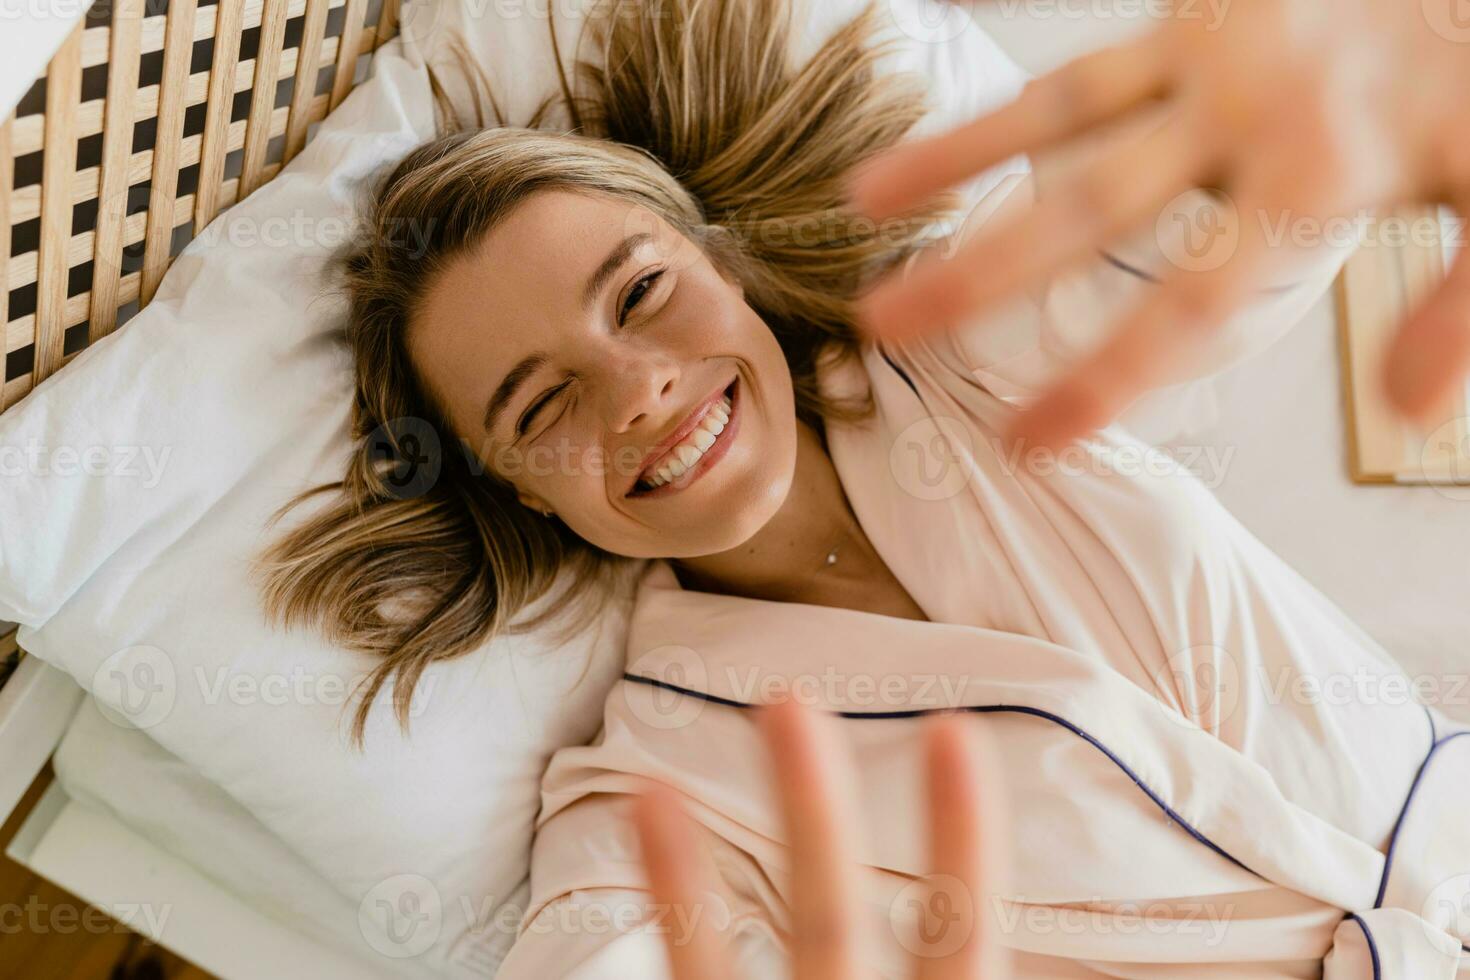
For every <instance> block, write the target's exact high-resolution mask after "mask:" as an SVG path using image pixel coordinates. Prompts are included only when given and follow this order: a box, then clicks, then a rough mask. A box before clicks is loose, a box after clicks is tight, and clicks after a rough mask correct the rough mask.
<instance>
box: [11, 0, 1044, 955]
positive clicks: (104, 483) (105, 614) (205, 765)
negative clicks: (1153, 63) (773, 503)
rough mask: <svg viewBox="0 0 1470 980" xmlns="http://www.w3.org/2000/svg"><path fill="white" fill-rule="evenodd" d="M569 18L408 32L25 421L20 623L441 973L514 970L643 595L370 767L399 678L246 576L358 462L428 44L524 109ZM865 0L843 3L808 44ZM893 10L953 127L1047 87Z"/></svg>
mask: <svg viewBox="0 0 1470 980" xmlns="http://www.w3.org/2000/svg"><path fill="white" fill-rule="evenodd" d="M548 6H549V7H551V8H553V9H554V10H556V11H557V15H558V16H559V17H560V18H561V20H560V22H559V27H560V28H562V29H561V31H560V37H561V41H562V43H563V54H564V56H565V57H567V58H570V57H571V54H572V52H571V51H570V50H569V49H570V48H571V47H572V42H573V41H575V39H576V36H577V26H576V22H575V21H576V18H575V17H572V16H570V15H569V14H568V10H570V8H571V7H573V6H575V5H568V4H561V3H553V4H548V5H529V6H518V7H516V8H515V10H514V11H508V13H512V12H513V13H515V14H516V16H513V17H508V19H504V20H502V19H500V18H499V17H497V16H495V12H496V11H497V10H498V9H499V8H498V7H497V6H495V5H490V6H487V5H485V4H483V3H480V2H479V0H463V2H449V3H445V4H443V5H440V6H438V7H436V8H426V10H427V12H429V13H430V16H431V20H429V21H425V20H423V19H421V18H422V16H423V14H422V13H420V14H416V15H414V18H412V19H408V20H407V23H408V25H409V28H408V36H407V37H406V39H405V41H404V42H402V43H400V42H398V41H395V42H391V43H390V44H389V45H388V46H386V47H385V48H383V49H382V50H380V51H379V53H378V56H377V59H376V61H375V64H374V68H373V76H372V78H371V79H369V80H368V81H367V82H365V83H364V84H363V85H362V86H361V87H359V88H358V89H357V90H356V91H355V92H353V93H352V95H350V96H349V97H348V99H347V100H346V101H345V102H344V103H343V105H342V106H341V107H339V108H338V109H337V110H336V111H335V112H334V113H333V114H332V115H331V116H330V117H329V118H328V119H327V120H326V121H325V122H324V123H323V124H322V126H321V128H320V131H319V132H318V133H317V134H316V137H315V138H314V139H313V141H312V142H311V143H310V144H309V145H308V147H307V148H306V150H305V151H304V152H303V153H302V154H301V155H299V156H298V157H297V158H296V159H295V160H293V161H292V163H291V164H290V165H289V166H288V167H286V168H285V170H284V171H282V173H281V174H280V175H278V176H277V177H276V178H275V179H274V180H273V181H271V182H270V183H269V184H267V185H266V186H265V187H263V188H261V189H260V190H259V191H257V192H256V193H255V194H253V195H252V196H251V197H250V198H249V199H248V200H246V201H244V202H243V203H241V204H239V205H237V206H236V207H234V208H231V209H230V210H229V211H228V212H226V213H225V214H223V215H221V216H220V217H219V218H218V219H216V221H215V222H214V223H213V224H212V225H210V227H209V228H208V229H206V231H205V234H204V235H202V236H201V237H200V238H199V239H197V240H196V241H194V242H193V243H191V244H190V245H189V247H188V248H187V249H186V250H185V252H184V254H183V255H182V256H180V257H179V259H178V260H177V261H176V262H175V264H174V266H173V267H172V268H171V269H170V271H169V273H168V275H167V276H166V277H165V278H164V281H163V284H162V287H161V289H160V290H159V292H158V295H157V296H156V298H155V299H154V301H153V302H152V304H150V305H149V307H148V308H147V309H146V310H145V311H143V312H142V313H141V314H140V315H139V316H137V317H136V318H134V319H133V320H132V321H130V322H129V323H128V324H126V325H125V326H124V327H123V328H122V329H120V330H119V331H118V332H116V333H115V334H113V335H111V336H109V337H107V338H106V339H104V340H102V341H100V342H99V343H97V344H95V345H93V347H92V348H90V349H89V350H87V351H85V352H84V353H83V354H81V355H80V356H78V357H77V359H76V360H75V361H74V362H73V363H72V364H71V365H70V366H68V368H67V369H66V370H64V371H62V372H61V373H60V374H58V375H56V376H54V377H52V378H50V379H48V380H47V381H46V382H45V383H43V384H42V385H41V386H40V387H39V388H38V389H37V390H36V391H34V392H33V393H31V395H30V396H28V397H27V398H26V399H25V401H24V402H22V403H21V404H20V405H18V406H16V407H15V408H13V409H11V410H10V411H9V412H7V413H6V414H5V415H3V416H0V452H4V453H5V458H4V459H0V464H3V465H0V484H3V488H4V494H3V497H4V504H3V507H4V511H3V521H0V619H9V620H13V621H16V622H19V623H21V624H22V628H21V634H20V639H21V642H22V644H23V645H24V646H25V647H26V648H27V649H28V650H30V651H31V652H32V653H33V654H34V655H35V656H38V657H40V658H42V659H44V660H46V661H49V662H51V663H53V664H55V665H57V666H58V667H60V668H62V669H64V670H66V671H67V672H68V673H70V674H71V675H72V676H73V677H74V678H75V679H76V680H77V681H78V682H79V683H80V684H81V685H82V686H83V687H85V688H86V689H88V690H89V691H92V692H93V694H94V695H95V697H96V699H97V701H98V703H99V705H100V706H102V707H103V708H104V709H106V710H107V711H109V712H110V715H111V717H113V718H115V719H116V720H118V722H119V723H120V724H126V723H132V724H134V725H136V726H137V727H142V728H144V729H145V730H146V731H147V732H148V733H149V734H150V735H151V736H152V737H153V738H154V739H156V740H157V741H158V742H159V744H161V745H162V746H163V747H165V748H166V749H168V750H169V751H170V752H172V753H173V754H174V755H176V756H177V757H178V758H179V759H181V760H183V761H184V762H186V763H187V764H189V765H191V766H193V767H194V768H196V769H197V770H199V771H200V772H201V773H202V774H203V775H205V776H206V777H207V778H209V779H210V780H212V781H214V782H215V783H217V784H218V785H219V786H220V787H222V788H223V789H224V790H225V791H226V792H227V793H229V794H230V796H232V797H233V798H234V799H235V800H237V801H238V802H239V803H240V804H241V805H242V806H243V807H244V808H245V809H247V810H248V811H249V812H250V813H252V814H253V815H254V816H255V817H256V818H258V819H259V820H260V821H261V822H262V823H263V824H264V825H265V826H266V827H268V828H269V829H270V830H272V831H273V832H274V833H275V834H277V835H278V836H279V837H280V838H281V840H282V841H283V842H284V843H285V844H286V845H287V846H288V847H289V848H291V849H292V850H293V851H294V852H295V853H296V854H297V855H299V856H300V858H301V859H302V860H303V861H304V862H305V863H306V864H307V865H309V866H310V867H311V868H313V869H314V870H315V871H316V872H318V873H319V874H320V875H321V876H322V877H323V878H325V879H326V880H327V881H328V882H330V883H331V884H332V885H333V886H335V887H336V888H338V889H339V890H340V891H342V892H343V893H344V894H345V895H346V896H348V898H349V900H350V901H352V902H354V903H361V906H360V907H361V909H362V913H363V914H362V916H361V923H360V924H361V926H362V930H363V937H364V941H365V943H366V945H367V946H368V947H370V948H371V949H372V950H375V951H377V952H379V953H381V954H383V956H384V957H385V959H384V962H385V965H390V966H392V965H395V961H396V965H397V966H398V967H400V968H401V967H403V966H405V965H406V966H409V967H410V968H411V969H410V971H409V972H415V973H418V974H424V973H431V972H432V973H460V974H466V975H469V974H475V975H487V974H489V973H491V972H493V970H494V968H495V966H496V965H497V964H498V963H499V961H500V959H501V958H502V957H503V956H504V953H505V950H506V949H507V948H508V946H509V943H510V941H511V940H512V939H513V937H514V928H515V925H516V918H515V916H516V913H517V912H518V911H519V908H520V907H521V904H522V903H523V902H524V897H525V892H524V889H525V883H526V874H527V867H528V858H529V843H530V838H531V832H532V823H533V820H534V817H535V814H536V810H537V807H538V803H539V792H538V783H539V776H540V773H541V771H542V769H543V767H544V764H545V761H546V759H547V757H548V756H549V755H550V753H551V752H552V751H554V750H555V749H556V748H558V747H560V746H564V745H569V744H576V743H579V742H584V741H586V740H587V739H589V738H590V737H591V736H592V735H593V734H594V733H595V730H596V727H597V725H598V723H599V720H600V717H601V702H602V700H603V698H604V696H605V693H606V691H607V689H608V687H609V686H610V684H611V683H612V681H613V679H614V678H615V677H616V676H617V674H618V672H619V670H620V668H621V662H622V655H623V628H624V625H625V622H626V606H625V605H622V604H619V605H615V606H614V607H613V608H612V609H611V610H610V611H609V613H608V615H607V616H606V617H605V618H604V619H603V620H602V621H601V623H600V624H599V627H598V628H596V629H592V630H589V631H588V632H587V633H586V634H585V635H583V636H581V637H579V638H578V639H577V640H576V642H573V643H571V644H568V645H566V646H563V647H561V648H559V649H555V648H552V647H551V646H550V644H549V643H548V642H547V641H546V640H545V639H544V638H543V637H537V636H522V637H516V638H511V639H504V640H500V641H497V642H496V643H494V644H490V645H487V646H486V647H485V648H484V649H482V650H480V651H478V652H477V653H475V654H474V655H471V656H466V657H463V658H460V659H458V660H455V661H452V662H449V663H440V664H435V665H433V666H431V667H430V668H429V669H428V670H427V671H426V672H425V675H424V677H423V680H422V682H421V685H420V687H419V689H418V691H417V695H416V697H415V700H414V706H415V718H414V722H413V728H412V732H411V734H410V737H409V738H407V739H404V738H402V737H401V736H400V734H399V731H398V727H397V724H396V721H395V720H394V718H393V715H392V711H391V710H390V708H389V706H388V705H387V703H386V702H387V700H388V698H390V697H391V691H384V692H383V696H382V697H381V698H380V704H379V706H378V708H377V709H376V710H375V711H374V714H373V716H372V720H371V723H370V726H369V730H368V743H367V751H366V752H365V753H357V752H355V751H353V750H352V749H350V748H349V747H348V746H347V744H346V740H345V737H344V732H345V726H346V721H347V720H348V718H350V714H351V703H350V702H346V703H344V702H345V699H346V695H347V692H348V691H349V690H350V689H351V688H352V686H353V683H354V682H355V681H356V680H357V678H359V677H360V676H361V675H362V674H363V673H365V672H366V671H367V670H368V669H370V668H371V667H372V666H373V664H372V663H371V662H369V661H368V660H367V658H365V657H362V656H360V655H357V654H353V653H351V652H349V651H346V650H344V649H341V648H337V647H334V646H331V645H330V644H327V643H325V642H323V640H322V639H321V638H320V637H319V636H318V635H317V634H316V633H315V632H312V631H292V632H289V633H286V632H280V631H276V630H274V629H272V628H271V627H269V626H268V625H267V624H266V623H265V622H264V620H263V619H262V617H261V613H260V608H259V596H258V594H257V591H256V588H255V586H254V585H253V584H252V583H250V582H248V581H247V580H246V577H245V573H246V570H247V561H248V560H249V559H250V558H251V557H253V556H254V555H255V554H257V553H258V551H259V549H260V547H261V545H262V543H263V541H264V538H263V537H262V532H263V526H264V522H265V520H266V518H267V516H268V515H269V514H270V513H271V512H273V511H274V510H275V509H276V508H277V507H278V506H279V505H280V504H282V503H283V502H285V501H286V500H287V499H289V498H290V497H291V496H294V495H295V493H297V492H298V491H299V490H301V489H303V488H304V487H307V486H311V485H314V484H317V483H319V482H322V481H325V480H331V479H336V478H337V477H339V476H340V474H341V472H342V469H343V465H344V461H345V460H346V458H347V456H348V455H349V453H350V452H351V443H350V441H349V438H348V409H349V402H350V392H351V371H350V364H349V361H348V357H347V353H346V351H344V350H343V349H342V348H341V346H340V345H339V344H338V343H337V342H336V340H335V339H334V338H333V336H332V333H333V331H334V330H335V329H336V328H337V327H338V326H339V325H340V322H341V319H342V316H343V313H344V303H343V299H342V297H341V296H340V295H338V294H337V293H335V292H334V291H333V290H332V286H333V282H332V279H331V275H330V272H331V266H330V262H331V260H332V257H333V254H334V252H335V251H336V250H337V249H338V247H339V246H340V245H341V244H342V242H343V241H344V238H345V236H346V235H347V234H349V233H350V231H351V230H352V228H353V216H354V215H355V214H356V208H357V207H358V205H359V204H360V202H361V195H362V191H363V185H364V181H365V180H366V179H368V178H370V177H372V176H375V175H377V174H378V173H380V172H381V171H382V169H383V167H384V166H385V165H388V164H391V163H392V162H394V161H396V160H397V159H398V158H400V157H401V156H402V155H403V154H404V153H405V152H407V151H408V150H409V149H410V148H412V147H413V146H415V145H416V144H418V143H420V142H422V141H423V140H425V139H427V138H428V137H429V136H430V135H431V133H430V129H429V127H430V125H431V120H432V118H433V113H432V110H431V98H430V92H429V86H428V82H427V75H426V72H425V71H424V69H423V66H422V65H423V62H422V55H421V53H420V51H419V50H418V48H419V45H420V43H421V42H422V43H425V44H426V45H427V51H428V53H429V55H430V56H431V57H434V58H435V59H436V61H437V59H439V58H440V57H441V54H442V48H441V47H440V46H441V45H442V44H443V43H444V41H445V40H446V39H447V38H448V37H449V36H450V30H451V29H453V28H457V29H460V30H463V31H464V32H465V34H466V36H467V37H468V39H469V41H470V45H471V49H472V51H473V52H474V54H475V55H476V57H477V58H478V59H479V61H480V62H481V63H482V64H484V65H486V66H488V67H489V68H490V70H491V73H492V77H493V79H494V80H495V82H496V84H497V85H498V86H500V88H499V91H500V93H501V94H502V97H505V94H506V93H507V92H509V93H510V97H508V98H507V104H508V106H509V108H510V112H509V115H510V117H511V118H512V119H513V120H515V121H519V120H520V119H521V118H523V117H524V114H525V113H524V112H523V111H521V110H522V109H524V108H529V107H532V106H534V105H535V103H537V102H539V101H540V96H541V95H543V94H544V93H545V92H548V91H550V88H549V86H550V85H551V84H553V80H554V77H555V76H554V74H553V73H552V64H551V60H550V48H549V45H548V44H547V41H546V37H547V34H546V30H545V26H546V25H545V21H544V11H545V8H546V7H548ZM859 6H860V4H859V3H857V2H855V0H842V2H840V3H820V4H817V5H816V6H815V8H814V10H815V13H814V16H813V19H812V21H811V23H812V24H813V27H812V29H811V30H810V31H808V32H806V34H805V36H804V42H805V43H806V44H807V46H808V50H809V49H810V48H811V47H814V46H815V44H816V43H817V41H818V40H819V39H820V38H821V37H824V36H825V32H826V31H830V29H831V26H832V25H835V24H836V23H839V22H840V21H842V20H843V19H845V17H846V16H849V15H850V14H851V12H853V11H855V10H856V9H858V7H859ZM889 9H890V10H892V11H894V12H895V14H896V15H897V20H896V25H897V29H900V30H903V31H904V32H905V33H907V34H909V35H912V40H911V43H909V44H907V45H906V46H905V48H904V51H903V53H902V54H901V55H900V57H899V58H898V59H897V64H896V65H895V67H900V68H903V67H907V68H914V69H917V70H921V71H924V72H926V73H928V74H929V76H930V78H931V79H932V81H933V85H934V98H935V101H936V102H937V103H938V104H939V105H940V106H941V107H942V108H941V111H939V112H938V113H936V115H935V116H934V117H933V118H932V119H931V120H930V121H928V122H926V124H925V128H934V127H937V126H942V125H948V124H951V123H953V122H955V121H958V120H960V119H962V118H966V117H968V116H971V115H974V114H976V113H978V112H979V111H981V110H982V109H984V108H985V107H987V106H988V105H990V104H992V103H995V102H997V101H1000V100H1002V99H1005V98H1008V97H1010V96H1012V95H1014V93H1015V91H1016V90H1017V89H1018V88H1019V86H1020V84H1021V81H1022V80H1023V77H1024V76H1023V75H1022V73H1021V72H1020V71H1019V69H1017V68H1016V67H1015V65H1014V64H1012V63H1011V62H1010V61H1009V59H1007V58H1006V57H1005V56H1004V55H1003V54H1002V53H1001V52H1000V50H999V49H998V48H997V47H996V46H995V45H994V44H993V43H992V42H991V41H990V39H989V38H988V37H987V36H985V35H984V34H983V33H981V32H980V30H979V29H978V28H977V27H975V26H973V24H972V23H971V22H970V21H969V20H968V16H967V15H966V17H965V19H964V21H963V22H962V23H958V26H957V22H956V21H954V20H952V19H946V17H952V16H953V15H952V14H946V15H944V16H935V15H934V14H933V12H934V11H944V10H949V9H950V8H948V7H947V6H944V5H935V4H933V3H931V0H891V3H890V4H889ZM537 11H540V12H541V14H542V16H537V14H536V12H537ZM986 180H987V181H988V180H989V178H986ZM31 447H34V450H35V451H32V448H31ZM313 509H314V505H310V504H308V505H303V506H301V507H299V508H297V509H296V510H295V511H293V512H292V513H291V514H290V516H288V517H287V519H286V520H285V521H283V522H282V523H281V524H280V525H278V526H277V527H276V529H274V530H273V531H272V532H271V533H272V534H280V533H282V532H283V531H284V530H286V528H288V527H290V526H294V524H296V523H298V522H300V521H302V520H304V519H305V518H306V517H307V516H309V514H310V513H311V512H312V510H313ZM231 843H232V842H229V841H221V842H220V846H226V847H227V846H231ZM410 893H411V894H412V896H413V897H412V898H411V899H410V901H419V902H420V906H419V908H420V910H421V911H422V912H423V913H424V916H423V917H422V918H420V919H416V920H414V921H415V922H416V925H415V928H414V929H413V930H412V931H411V932H408V933H406V934H405V933H401V932H400V933H397V934H394V935H389V934H388V933H387V932H386V931H385V930H384V928H383V921H384V920H383V916H384V915H385V912H384V910H385V909H387V908H399V909H402V908H406V906H405V905H403V900H404V896H405V895H407V894H410ZM403 924H404V923H403V922H402V921H399V922H395V923H394V925H396V926H402V925H403Z"/></svg>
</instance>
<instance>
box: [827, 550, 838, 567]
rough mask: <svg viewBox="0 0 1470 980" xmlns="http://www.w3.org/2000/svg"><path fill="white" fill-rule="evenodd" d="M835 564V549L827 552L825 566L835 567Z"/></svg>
mask: <svg viewBox="0 0 1470 980" xmlns="http://www.w3.org/2000/svg"><path fill="white" fill-rule="evenodd" d="M836 563H837V549H836V548H833V549H832V550H831V551H829V552H827V564H829V565H835V564H836Z"/></svg>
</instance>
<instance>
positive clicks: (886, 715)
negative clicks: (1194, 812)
mask: <svg viewBox="0 0 1470 980" xmlns="http://www.w3.org/2000/svg"><path fill="white" fill-rule="evenodd" d="M623 679H624V680H627V681H632V682H633V683H635V684H647V685H648V686H649V687H658V688H662V689H663V690H665V691H672V692H673V693H675V694H682V695H684V696H685V697H691V698H698V699H700V700H702V701H708V702H710V703H711V704H719V705H724V706H725V707H728V708H752V707H755V706H754V705H750V704H746V703H745V702H743V701H734V700H731V699H730V698H722V697H720V696H718V695H715V694H706V693H704V692H703V691H691V690H689V689H688V688H683V687H679V686H678V685H677V684H670V683H668V682H667V681H661V680H658V679H656V678H653V677H642V676H640V675H638V674H627V673H625V674H623ZM959 710H961V711H968V712H971V713H972V714H992V713H1000V712H1011V713H1014V714H1022V715H1031V716H1032V717H1035V718H1044V719H1046V720H1047V721H1050V722H1053V723H1055V724H1058V725H1061V726H1062V727H1063V728H1065V729H1067V731H1069V732H1071V733H1072V734H1073V735H1076V736H1078V737H1079V738H1081V739H1082V740H1083V741H1085V742H1087V743H1088V744H1089V745H1091V746H1092V747H1093V748H1095V749H1097V750H1098V751H1099V752H1101V753H1102V754H1103V755H1105V756H1107V757H1108V759H1109V760H1110V761H1111V762H1112V763H1113V765H1115V766H1117V767H1118V768H1119V769H1121V770H1123V773H1124V775H1126V776H1127V777H1128V778H1129V779H1131V780H1133V783H1134V785H1135V786H1137V787H1138V788H1139V789H1141V790H1143V792H1144V793H1145V794H1146V795H1147V796H1148V798H1149V799H1150V800H1152V801H1153V802H1154V804H1155V805H1156V806H1158V808H1159V809H1160V810H1162V811H1164V815H1165V816H1166V817H1168V818H1169V819H1170V820H1171V821H1172V822H1174V823H1176V824H1178V825H1179V826H1180V827H1182V828H1183V829H1184V832H1185V833H1187V834H1189V836H1191V837H1193V838H1194V839H1195V840H1197V841H1199V842H1200V843H1201V844H1203V845H1205V846H1206V847H1208V848H1209V849H1210V850H1212V851H1214V852H1215V853H1216V854H1218V855H1220V856H1221V857H1223V858H1224V859H1225V860H1227V861H1229V862H1230V863H1231V864H1233V865H1235V866H1236V867H1238V868H1241V869H1242V870H1244V871H1248V872H1250V873H1251V874H1253V875H1256V877H1258V878H1264V876H1263V875H1260V874H1258V873H1257V872H1255V871H1252V870H1251V869H1250V868H1249V867H1247V866H1246V865H1245V864H1244V863H1242V862H1241V861H1239V860H1237V859H1236V858H1235V857H1233V856H1232V855H1231V854H1230V853H1229V852H1228V851H1226V850H1225V849H1224V848H1222V847H1221V846H1220V845H1218V844H1216V843H1215V842H1214V841H1212V840H1210V839H1209V838H1208V837H1206V836H1205V835H1204V834H1202V833H1200V832H1199V831H1198V830H1196V829H1195V828H1194V827H1193V826H1191V825H1190V823H1189V821H1187V820H1185V819H1184V818H1183V817H1182V816H1180V815H1179V813H1178V812H1177V811H1175V809H1174V808H1173V807H1171V806H1170V805H1169V804H1168V803H1165V802H1164V799H1163V797H1161V796H1159V794H1158V793H1155V792H1154V791H1153V790H1152V789H1151V788H1149V786H1148V785H1147V784H1146V783H1145V782H1144V781H1143V780H1142V779H1141V778H1139V776H1138V774H1137V773H1135V772H1134V771H1133V770H1132V769H1130V768H1129V767H1128V764H1127V763H1126V762H1124V761H1123V760H1122V759H1120V758H1118V757H1117V756H1116V755H1114V754H1113V752H1112V750H1111V749H1109V748H1108V747H1107V746H1106V745H1104V744H1102V742H1099V741H1098V740H1097V739H1096V738H1094V737H1093V736H1091V735H1090V734H1088V733H1087V732H1085V731H1083V730H1082V729H1081V728H1079V727H1077V726H1076V725H1074V724H1072V723H1071V722H1070V721H1068V720H1067V719H1065V718H1063V717H1061V716H1060V715H1054V714H1052V713H1051V712H1049V711H1042V710H1041V709H1040V708H1030V707H1026V706H1025V705H1016V704H981V705H965V706H963V707H962V708H960V709H959ZM947 711H949V709H948V708H910V709H906V710H902V711H871V712H869V711H838V712H834V713H835V714H836V715H837V716H838V717H839V718H853V719H889V720H891V719H899V718H919V717H922V716H924V715H932V714H942V713H945V712H947Z"/></svg>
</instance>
